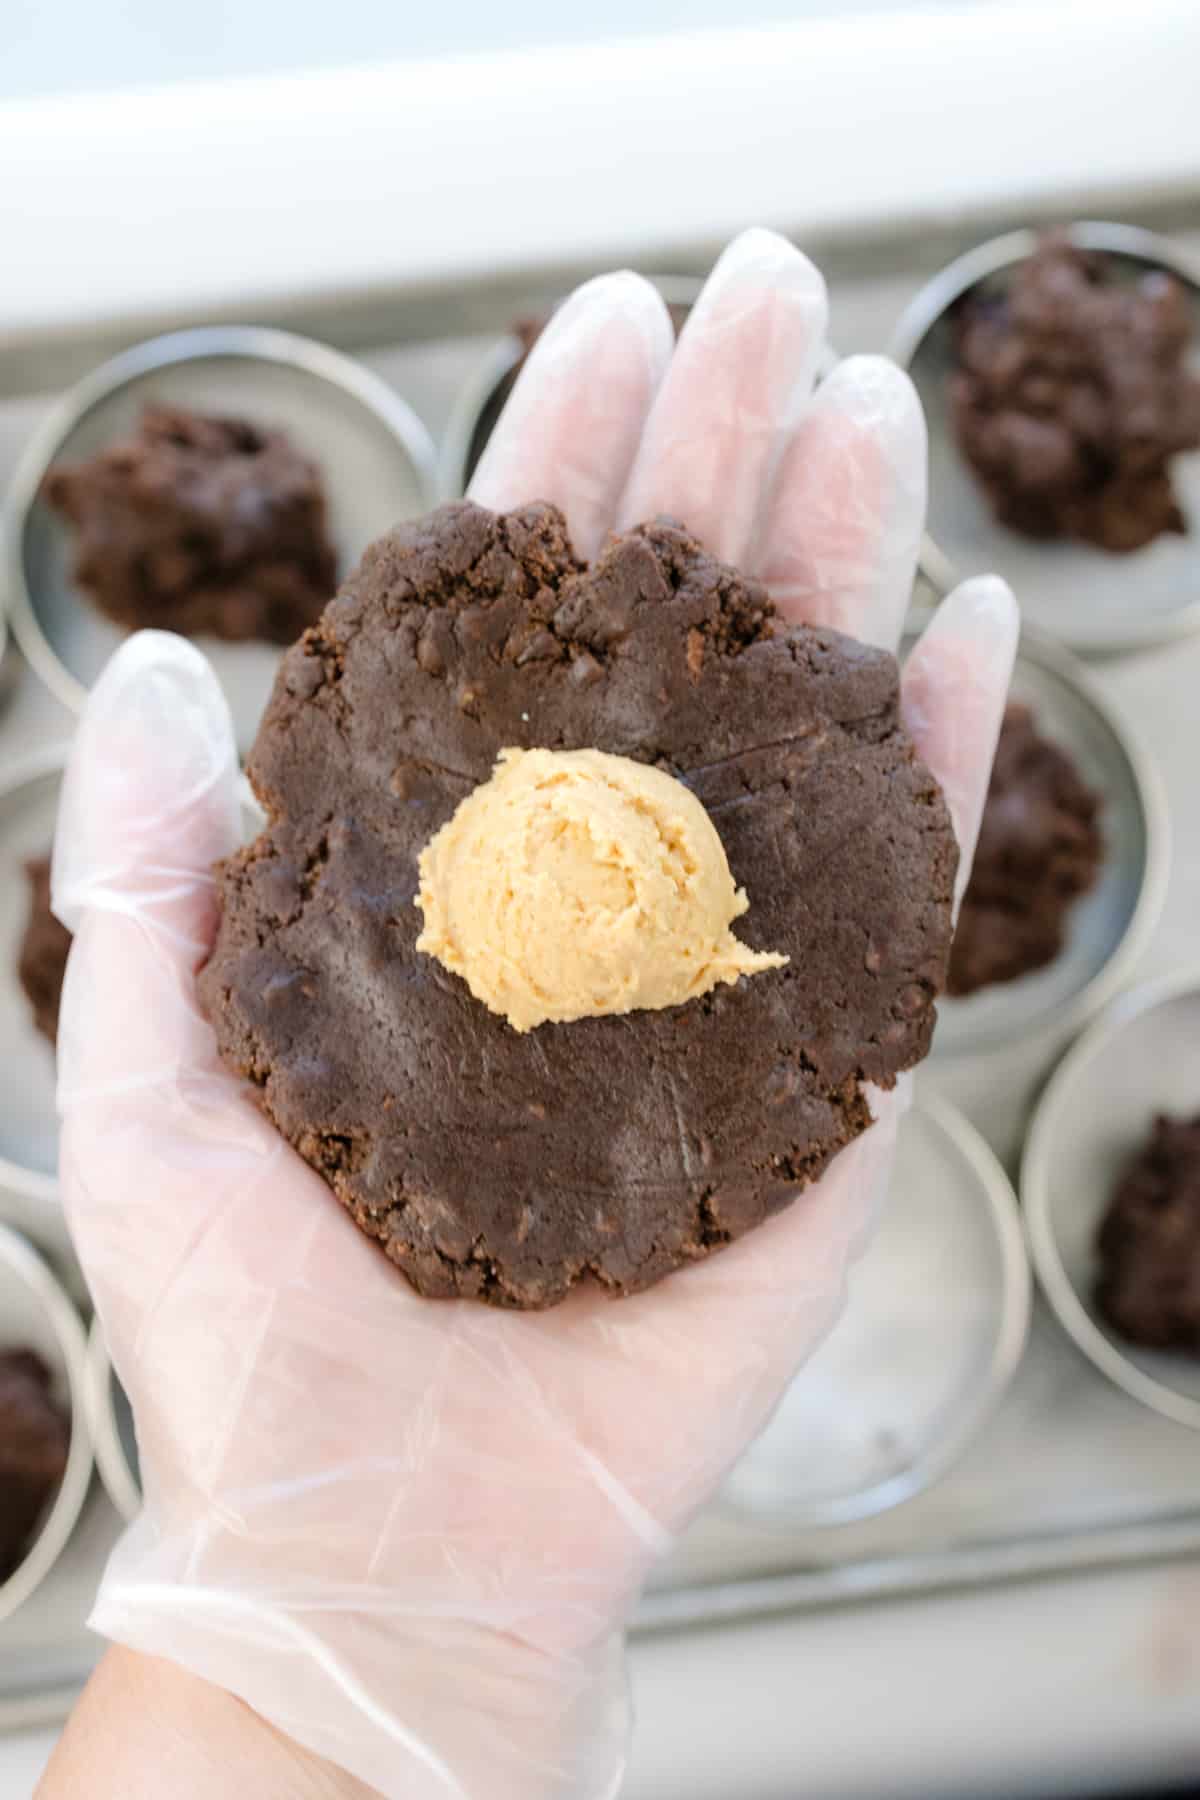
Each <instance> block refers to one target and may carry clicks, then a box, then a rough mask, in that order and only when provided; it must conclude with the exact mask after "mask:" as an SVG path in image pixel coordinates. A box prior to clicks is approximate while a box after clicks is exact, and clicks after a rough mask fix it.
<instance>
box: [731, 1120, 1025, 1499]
mask: <svg viewBox="0 0 1200 1800" xmlns="http://www.w3.org/2000/svg"><path fill="white" fill-rule="evenodd" d="M802 1203H803V1202H800V1204H802ZM1031 1289H1032V1281H1031V1277H1030V1270H1029V1263H1028V1259H1027V1256H1026V1252H1025V1245H1024V1242H1023V1239H1022V1234H1021V1226H1020V1221H1019V1217H1018V1212H1017V1203H1016V1197H1015V1195H1014V1193H1013V1191H1012V1188H1011V1186H1010V1184H1009V1181H1008V1178H1007V1177H1006V1175H1005V1173H1004V1171H1003V1169H1002V1168H1001V1166H1000V1164H999V1162H998V1161H997V1159H996V1157H995V1156H994V1155H993V1153H992V1151H991V1150H990V1149H989V1148H988V1146H987V1144H986V1143H985V1142H984V1140H983V1138H982V1137H980V1135H979V1133H978V1132H977V1131H976V1130H975V1129H974V1127H973V1126H971V1125H970V1124H968V1122H967V1120H966V1119H964V1118H963V1116H962V1115H961V1113H959V1112H957V1111H956V1110H955V1109H954V1108H953V1107H951V1106H948V1105H947V1104H946V1103H945V1102H944V1101H941V1100H935V1099H933V1098H932V1097H931V1096H929V1095H927V1094H923V1095H922V1096H921V1098H920V1099H919V1100H918V1102H917V1104H916V1105H915V1106H914V1107H913V1108H912V1110H911V1111H910V1112H909V1113H908V1114H907V1115H906V1116H905V1118H904V1119H903V1121H902V1122H901V1126H900V1138H899V1145H898V1149H897V1155H896V1164H895V1170H894V1174H893V1178H892V1184H891V1192H890V1194H889V1196H888V1199H887V1201H886V1202H885V1206H884V1211H883V1215H882V1218H881V1221H880V1223H879V1226H878V1228H877V1231H876V1234H875V1237H874V1238H873V1240H872V1242H871V1243H870V1244H869V1245H868V1247H867V1249H866V1251H865V1253H864V1255H863V1257H862V1258H861V1260H860V1262H859V1263H858V1264H857V1265H856V1267H855V1268H853V1269H852V1270H851V1273H850V1284H849V1299H848V1301H847V1304H846V1308H845V1311H844V1313H843V1315H842V1317H841V1319H840V1320H839V1321H838V1323H837V1324H836V1326H835V1327H834V1329H833V1332H832V1335H831V1336H830V1337H829V1338H828V1339H827V1341H826V1342H825V1343H824V1344H823V1345H822V1346H821V1347H820V1348H819V1349H818V1350H817V1352H816V1354H815V1355H814V1356H813V1357H811V1358H810V1360H809V1361H808V1362H807V1363H806V1364H805V1366H804V1368H803V1369H802V1370H801V1371H800V1373H799V1375H798V1376H797V1377H796V1380H795V1381H794V1382H793V1384H792V1386H791V1388H790V1389H789V1391H788V1393H787V1394H785V1396H784V1398H783V1400H782V1402H781V1403H780V1406H779V1408H778V1410H777V1411H776V1413H775V1416H774V1417H773V1419H772V1420H771V1422H770V1423H769V1424H768V1426H767V1427H766V1430H765V1431H764V1432H763V1433H762V1434H761V1436H760V1437H759V1438H758V1439H757V1440H756V1442H755V1443H754V1444H752V1445H751V1446H750V1449H749V1450H748V1451H747V1452H746V1454H745V1456H744V1457H743V1458H742V1460H741V1461H740V1462H739V1463H738V1465H737V1467H736V1468H735V1469H734V1471H733V1473H732V1474H731V1476H730V1477H729V1480H728V1482H727V1483H726V1486H725V1489H724V1491H723V1494H722V1496H721V1499H722V1504H723V1507H724V1509H725V1510H726V1511H727V1512H729V1513H730V1514H731V1515H732V1516H733V1517H734V1518H735V1519H736V1520H749V1521H752V1522H753V1523H755V1524H758V1525H762V1526H764V1527H767V1528H773V1529H780V1530H786V1531H788V1532H793V1531H796V1530H803V1529H809V1528H815V1527H826V1526H839V1525H851V1524H854V1523H856V1522H858V1521H860V1520H863V1519H869V1518H873V1517H875V1516H876V1515H878V1514H879V1513H883V1512H886V1511H888V1510H890V1509H891V1508H893V1507H896V1506H899V1505H901V1504H902V1503H903V1502H904V1501H906V1500H911V1499H913V1498H915V1497H916V1496H917V1495H918V1494H920V1493H923V1492H924V1491H925V1490H926V1489H928V1488H929V1487H931V1486H932V1485H933V1484H934V1483H935V1482H936V1481H938V1480H939V1479H940V1478H941V1477H942V1476H943V1475H944V1474H946V1473H947V1471H948V1470H949V1469H950V1468H951V1466H952V1465H953V1464H954V1463H955V1462H956V1461H957V1460H958V1458H959V1457H960V1456H961V1455H962V1454H963V1452H964V1451H965V1450H966V1449H967V1447H968V1445H969V1444H970V1443H971V1442H972V1440H973V1439H974V1438H975V1437H976V1436H977V1434H978V1433H979V1431H980V1430H981V1429H982V1427H983V1426H984V1424H985V1423H986V1422H987V1420H988V1419H989V1418H990V1416H991V1414H992V1412H993V1411H994V1409H995V1407H996V1406H997V1404H998V1403H999V1401H1000V1399H1001V1397H1002V1396H1003V1394H1004V1392H1005V1390H1006V1389H1007V1387H1008V1385H1009V1382H1010V1381H1011V1380H1012V1377H1013V1375H1014V1373H1015V1372H1016V1369H1017V1365H1018V1363H1019V1362H1020V1360H1021V1356H1022V1353H1023V1351H1024V1348H1025V1343H1026V1340H1027V1337H1028V1333H1029V1318H1030V1298H1031ZM897 1294H901V1295H910V1296H911V1295H925V1296H926V1297H927V1299H928V1305H923V1304H922V1303H921V1301H920V1300H919V1299H918V1300H910V1301H909V1305H908V1310H907V1311H904V1310H903V1307H901V1309H900V1310H897V1308H896V1295H897ZM818 1477H819V1479H818Z"/></svg>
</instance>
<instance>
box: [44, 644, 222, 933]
mask: <svg viewBox="0 0 1200 1800" xmlns="http://www.w3.org/2000/svg"><path fill="white" fill-rule="evenodd" d="M237 841H238V803H237V750H236V748H235V744H234V737H233V726H232V723H231V721H230V717H229V708H228V706H227V704H226V701H225V698H224V695H223V694H222V693H221V689H220V687H219V686H218V683H217V679H216V676H215V675H214V674H213V672H212V669H211V668H210V667H209V664H208V663H207V661H206V660H205V658H204V657H203V656H202V655H201V654H200V652H199V651H198V650H197V649H195V647H194V646H193V645H192V644H189V643H188V642H187V641H186V639H184V638H180V637H175V636H173V635H172V634H171V633H169V632H165V631H140V632H138V633H136V635H135V636H133V637H131V638H129V639H127V640H126V642H125V643H124V644H123V645H122V646H121V648H120V649H119V650H118V651H117V652H116V654H115V655H114V656H113V657H112V659H111V660H110V662H109V663H108V666H107V667H106V668H105V670H104V672H103V674H102V675H101V677H100V680H99V681H98V682H97V684H96V686H95V688H94V690H93V692H92V694H91V697H90V699H89V700H88V704H87V708H86V710H85V712H84V715H83V718H82V719H81V720H80V724H79V730H78V731H77V733H76V736H75V742H74V744H73V746H72V749H71V756H70V760H69V762H68V764H67V770H66V774H65V776H64V779H63V789H62V798H61V801H60V803H59V810H58V826H57V830H56V833H55V843H54V863H53V874H52V890H53V903H54V910H55V912H56V913H57V914H58V916H59V918H60V919H61V920H62V921H63V924H64V925H66V926H68V928H69V929H70V930H71V931H75V932H77V931H78V930H79V928H80V924H81V922H82V920H83V917H84V915H85V914H86V913H87V912H89V911H100V912H115V913H121V914H124V915H125V916H126V917H131V918H137V919H140V920H141V921H142V922H143V924H144V925H145V926H146V927H147V929H149V930H151V931H153V932H154V934H155V935H156V936H158V937H160V938H161V939H163V940H164V942H168V943H170V944H171V945H172V946H173V949H174V953H175V954H177V955H178V956H180V957H183V958H188V957H190V958H192V959H193V960H194V959H196V958H198V957H199V956H200V955H202V954H203V953H204V951H206V950H207V948H208V944H209V942H210V939H211V935H212V930H213V925H214V921H215V911H214V885H213V873H212V868H213V864H214V862H216V861H217V859H218V858H219V857H222V856H224V855H226V854H227V853H228V851H229V850H231V849H232V848H233V846H234V845H235V844H236V843H237Z"/></svg>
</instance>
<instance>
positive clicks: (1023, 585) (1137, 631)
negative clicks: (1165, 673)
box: [891, 221, 1200, 654]
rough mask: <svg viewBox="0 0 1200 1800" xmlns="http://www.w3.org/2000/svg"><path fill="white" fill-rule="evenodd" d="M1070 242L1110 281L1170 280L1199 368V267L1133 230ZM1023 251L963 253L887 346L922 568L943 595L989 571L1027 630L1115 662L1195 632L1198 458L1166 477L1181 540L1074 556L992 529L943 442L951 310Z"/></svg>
mask: <svg viewBox="0 0 1200 1800" xmlns="http://www.w3.org/2000/svg"><path fill="white" fill-rule="evenodd" d="M1071 238H1072V241H1073V242H1074V243H1076V244H1077V245H1078V246H1079V247H1080V249H1083V250H1094V251H1100V252H1103V254H1104V257H1105V259H1106V261H1107V262H1108V264H1109V266H1110V267H1111V268H1112V270H1113V271H1114V274H1115V275H1116V277H1117V279H1118V280H1121V281H1133V280H1136V279H1137V278H1138V277H1140V276H1142V275H1145V274H1148V273H1151V272H1154V271H1166V272H1168V273H1169V274H1171V275H1172V276H1174V278H1175V279H1176V281H1178V282H1179V283H1180V284H1181V285H1182V287H1183V289H1184V292H1185V294H1186V295H1187V297H1188V299H1189V301H1190V308H1191V314H1192V320H1193V325H1194V328H1195V330H1196V339H1195V343H1194V347H1193V350H1192V354H1191V362H1192V364H1193V366H1194V367H1196V368H1200V261H1198V260H1197V259H1196V258H1195V256H1193V255H1191V254H1190V253H1188V252H1187V251H1185V250H1181V249H1180V247H1179V246H1178V245H1177V244H1176V243H1173V242H1172V241H1171V240H1170V239H1168V238H1166V237H1162V236H1159V235H1158V234H1156V233H1154V232H1150V231H1145V230H1142V229H1139V228H1138V227H1136V226H1130V225H1124V224H1111V223H1107V222H1104V221H1088V222H1086V223H1080V224H1076V225H1075V226H1073V228H1072V230H1071ZM1035 244H1036V233H1034V232H1032V231H1026V230H1023V231H1013V232H1006V233H1005V234H1004V235H1003V236H1001V237H997V238H993V239H991V240H990V241H989V242H988V243H984V244H977V245H974V246H973V247H972V248H971V249H970V250H968V251H967V252H966V253H965V254H964V255H962V256H959V257H957V258H956V259H955V260H954V261H953V262H952V263H950V264H949V266H948V267H946V268H944V269H941V270H939V272H938V273H937V274H936V275H935V276H934V277H933V278H932V280H931V281H929V282H928V283H927V285H926V286H925V287H923V288H922V289H921V291H920V292H919V293H918V294H917V295H915V296H914V298H913V300H912V301H911V303H910V305H909V306H908V307H907V308H906V309H905V312H904V315H903V317H902V318H901V320H900V322H899V324H898V325H897V326H896V329H895V331H894V333H893V335H892V339H891V351H892V354H893V356H895V358H896V360H897V362H899V363H901V364H902V365H903V366H904V367H905V368H907V369H908V371H909V373H910V374H911V375H912V378H913V381H914V382H915V383H916V387H917V391H918V393H919V394H920V396H921V400H922V403H923V405H924V407H925V414H926V418H927V419H928V421H929V526H928V530H927V532H926V536H925V543H924V548H923V551H922V558H921V562H922V568H923V569H924V571H925V573H926V575H927V576H928V577H929V579H930V581H931V582H932V583H933V585H934V587H935V588H938V589H940V590H941V592H943V593H947V592H949V590H950V588H951V587H953V586H954V584H955V582H957V581H959V580H961V579H962V577H963V576H964V575H974V574H978V573H980V572H982V571H984V570H998V571H999V573H1000V574H1002V575H1004V576H1006V577H1007V579H1008V580H1009V581H1010V582H1011V583H1012V585H1013V587H1014V589H1015V590H1016V591H1017V592H1018V593H1023V594H1024V595H1025V596H1026V600H1025V614H1026V617H1027V618H1028V619H1030V620H1031V621H1032V622H1033V623H1035V624H1036V625H1038V626H1039V627H1040V628H1041V629H1042V630H1043V631H1046V632H1048V633H1049V634H1050V635H1052V636H1053V637H1056V638H1057V639H1058V640H1059V641H1060V642H1062V643H1064V644H1067V645H1069V646H1070V648H1071V649H1073V650H1078V651H1081V652H1085V653H1092V654H1105V653H1110V652H1116V651H1126V650H1131V649H1136V648H1138V647H1140V646H1145V645H1147V644H1155V643H1160V642H1163V641H1165V640H1169V639H1171V638H1176V637H1181V636H1184V635H1186V634H1187V633H1189V632H1193V631H1197V630H1200V451H1194V452H1192V453H1190V454H1188V455H1186V456H1179V457H1177V458H1176V459H1175V462H1174V464H1173V466H1172V482H1173V485H1174V488H1175V492H1176V495H1177V497H1178V499H1179V502H1180V505H1181V507H1182V510H1183V513H1184V515H1185V517H1186V519H1187V521H1188V527H1189V528H1188V530H1187V531H1186V532H1185V533H1182V534H1180V535H1172V534H1166V535H1164V536H1162V537H1160V538H1157V539H1156V540H1155V541H1154V542H1153V543H1152V544H1147V545H1146V546H1145V547H1144V548H1143V549H1141V550H1138V551H1135V552H1133V553H1132V554H1126V555H1121V556H1118V555H1114V554H1112V553H1111V552H1108V551H1104V550H1100V549H1095V548H1093V547H1092V546H1090V545H1086V544H1071V543H1063V542H1058V543H1039V542H1035V541H1034V540H1032V539H1029V538H1025V537H1021V536H1020V535H1018V534H1017V533H1016V532H1013V531H1010V530H1008V529H1007V528H1005V527H1004V526H1001V525H998V524H997V523H995V521H994V520H993V519H992V518H991V516H990V513H989V510H988V506H987V501H986V499H985V497H984V495H983V492H982V490H981V488H980V487H979V484H978V482H977V481H976V479H975V476H974V474H973V473H972V471H971V469H970V468H969V466H968V465H967V463H966V461H965V459H964V457H963V456H962V454H961V452H960V450H959V448H958V445H957V443H956V441H955V437H954V430H953V426H952V422H951V419H950V409H949V403H948V384H949V377H950V373H951V370H952V368H953V366H954V354H955V353H954V342H953V326H952V320H953V310H954V308H955V306H956V305H957V304H958V303H959V302H960V301H962V300H963V299H964V298H965V297H966V296H967V294H969V293H973V292H975V291H977V290H978V291H979V292H981V293H983V294H987V295H990V294H992V293H994V292H997V291H999V290H1000V289H1002V288H1003V286H1004V284H1005V283H1006V281H1007V280H1008V279H1009V277H1010V276H1011V273H1012V271H1013V269H1014V268H1015V267H1017V265H1019V264H1020V263H1021V262H1023V261H1025V260H1026V259H1027V258H1028V257H1029V256H1030V255H1031V253H1032V252H1033V250H1034V248H1035Z"/></svg>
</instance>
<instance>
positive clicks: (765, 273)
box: [617, 230, 828, 562]
mask: <svg viewBox="0 0 1200 1800" xmlns="http://www.w3.org/2000/svg"><path fill="white" fill-rule="evenodd" d="M827 316H828V306H827V301H826V295H825V283H824V281H823V280H822V278H821V275H820V272H819V271H818V270H817V269H816V268H814V266H813V264H812V263H810V262H809V260H808V258H807V257H805V256H802V255H801V253H800V251H799V250H797V249H795V247H794V246H793V245H791V244H789V243H788V242H787V241H786V239H784V238H781V237H778V236H777V235H776V234H775V233H774V232H771V231H761V230H754V231H746V232H743V233H742V235H741V236H740V237H738V238H735V239H734V241H733V243H732V244H730V246H729V248H728V249H727V250H726V251H725V253H724V255H723V256H722V257H721V259H720V261H719V262H718V263H717V266H716V268H715V269H714V270H713V272H712V274H711V275H710V276H709V278H708V281H707V282H706V283H705V285H704V288H703V290H702V292H701V294H700V297H699V299H698V300H697V301H696V304H695V306H694V307H693V308H692V311H691V314H690V315H689V317H688V321H687V324H686V325H685V326H684V328H683V332H682V334H681V336H680V339H679V343H678V346H677V348H676V351H675V355H674V356H673V357H672V359H671V366H670V368H669V369H668V370H667V373H666V377H665V379H664V380H663V383H662V386H661V387H660V389H659V391H658V396H657V398H656V400H655V402H654V406H653V408H652V409H651V413H650V417H649V419H648V421H647V423H646V430H645V433H644V435H643V437H642V442H641V446H640V448H639V450H638V454H637V459H636V461H635V463H634V467H633V472H632V474H631V476H630V478H629V485H628V487H627V488H626V490H625V493H624V495H623V497H622V499H621V502H620V506H619V508H618V512H617V523H618V527H619V528H621V529H624V528H628V527H629V526H631V525H636V524H639V523H641V522H642V521H643V520H645V519H651V518H654V517H656V516H657V515H658V514H660V513H669V514H671V515H672V516H673V517H675V518H677V519H680V520H682V521H683V523H684V524H685V525H687V526H688V528H689V529H690V530H691V531H694V532H695V534H696V536H697V537H699V538H700V539H701V540H702V542H703V543H704V544H705V546H706V547H707V548H708V549H709V550H711V551H712V552H713V554H714V555H716V556H720V557H723V558H724V559H725V560H727V561H729V562H741V561H742V560H743V559H744V556H745V553H746V551H747V548H748V546H749V544H750V541H751V537H752V534H753V531H754V526H755V522H756V520H757V518H758V514H759V509H760V504H761V497H762V492H763V488H764V485H765V483H766V481H767V479H768V475H769V472H770V469H771V465H772V463H773V461H774V459H775V457H776V455H777V454H778V450H779V446H780V443H781V441H782V439H783V437H784V434H785V432H786V430H787V428H788V427H789V426H790V425H791V424H792V423H793V421H794V420H795V418H796V414H797V409H798V407H799V406H801V405H802V404H803V403H804V401H805V400H806V399H807V398H808V394H809V391H810V389H811V386H812V382H813V377H814V375H815V372H816V367H817V361H818V358H819V355H820V349H821V344H822V341H823V339H824V335H825V325H826V320H827Z"/></svg>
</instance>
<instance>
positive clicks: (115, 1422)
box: [87, 1318, 142, 1524]
mask: <svg viewBox="0 0 1200 1800" xmlns="http://www.w3.org/2000/svg"><path fill="white" fill-rule="evenodd" d="M87 1399H88V1418H89V1420H90V1422H91V1428H92V1440H93V1447H94V1450H95V1455H96V1467H97V1468H98V1469H99V1471H100V1479H101V1481H102V1482H103V1483H104V1489H105V1492H106V1493H107V1495H108V1497H109V1499H110V1500H111V1501H112V1503H113V1505H114V1506H115V1507H116V1509H117V1511H118V1512H119V1513H120V1515H121V1517H122V1518H123V1519H124V1520H125V1521H126V1523H127V1524H128V1523H129V1522H130V1521H131V1520H132V1519H136V1517H137V1515H138V1514H139V1513H140V1512H141V1510H142V1489H141V1482H140V1479H139V1477H138V1470H137V1445H136V1439H135V1438H134V1435H133V1416H132V1414H131V1412H130V1410H129V1402H128V1401H127V1400H126V1398H125V1395H124V1392H123V1391H122V1389H121V1387H120V1384H119V1383H118V1381H117V1377H116V1372H115V1370H114V1369H113V1366H112V1363H111V1362H110V1361H109V1356H108V1345H107V1344H106V1343H105V1341H104V1331H103V1328H102V1327H101V1324H100V1320H99V1319H98V1318H96V1319H93V1320H92V1328H91V1331H90V1332H89V1333H88V1343H87Z"/></svg>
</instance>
